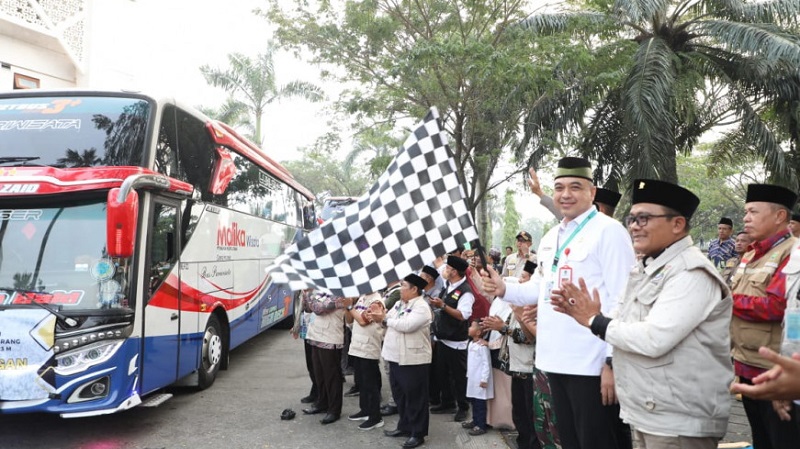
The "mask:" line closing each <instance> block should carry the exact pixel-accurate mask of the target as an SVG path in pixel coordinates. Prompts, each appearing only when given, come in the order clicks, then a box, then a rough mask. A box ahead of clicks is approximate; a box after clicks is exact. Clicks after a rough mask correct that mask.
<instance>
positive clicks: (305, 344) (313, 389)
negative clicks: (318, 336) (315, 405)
mask: <svg viewBox="0 0 800 449" xmlns="http://www.w3.org/2000/svg"><path fill="white" fill-rule="evenodd" d="M303 347H304V349H305V352H306V369H307V370H308V377H309V378H310V379H311V392H309V393H308V395H309V396H311V397H312V398H314V402H316V400H317V396H319V388H317V379H316V377H314V361H313V359H312V358H311V351H312V349H311V348H313V346H311V345H310V344H309V343H308V340H303Z"/></svg>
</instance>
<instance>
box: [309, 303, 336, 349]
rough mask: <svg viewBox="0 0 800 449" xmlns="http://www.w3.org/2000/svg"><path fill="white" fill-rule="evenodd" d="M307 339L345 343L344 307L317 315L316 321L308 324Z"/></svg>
mask: <svg viewBox="0 0 800 449" xmlns="http://www.w3.org/2000/svg"><path fill="white" fill-rule="evenodd" d="M306 339H307V340H313V341H318V342H320V343H329V344H334V345H343V344H344V309H336V310H335V311H333V312H331V313H327V314H325V315H316V316H315V317H314V321H312V322H311V325H309V326H308V334H306Z"/></svg>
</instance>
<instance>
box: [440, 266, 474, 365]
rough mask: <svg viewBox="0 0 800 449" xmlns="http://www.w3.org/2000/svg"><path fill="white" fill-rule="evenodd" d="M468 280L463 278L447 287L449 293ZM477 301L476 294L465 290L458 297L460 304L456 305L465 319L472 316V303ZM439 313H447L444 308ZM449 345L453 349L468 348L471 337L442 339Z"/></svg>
mask: <svg viewBox="0 0 800 449" xmlns="http://www.w3.org/2000/svg"><path fill="white" fill-rule="evenodd" d="M466 281H467V278H466V277H463V278H461V280H460V281H457V282H454V283H452V284H450V285H449V286H448V287H447V293H450V292H452V291H453V290H455V289H457V288H458V287H459V286H460V285H461V284H463V283H464V282H466ZM474 303H475V296H473V295H472V293H470V292H464V293H462V294H461V296H459V297H458V306H457V307H456V308H457V309H458V311H459V312H461V316H462V317H464V320H468V319H469V317H471V316H472V304H474ZM437 313H447V312H446V311H445V310H444V309H442V310H439V311H438V312H437ZM440 341H441V342H442V343H444V344H445V345H446V346H447V347H450V348H453V349H467V344H468V343H469V338H468V339H466V340H464V341H452V340H440Z"/></svg>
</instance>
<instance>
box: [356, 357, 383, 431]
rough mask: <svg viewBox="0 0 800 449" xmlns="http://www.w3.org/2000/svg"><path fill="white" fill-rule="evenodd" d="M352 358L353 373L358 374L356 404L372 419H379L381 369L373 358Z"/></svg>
mask: <svg viewBox="0 0 800 449" xmlns="http://www.w3.org/2000/svg"><path fill="white" fill-rule="evenodd" d="M351 357H352V358H353V369H354V370H355V372H354V375H356V376H358V382H359V383H358V389H359V395H358V405H359V407H360V408H361V412H362V413H366V414H368V415H369V419H370V420H372V421H375V422H377V421H380V420H381V369H380V367H379V366H378V361H377V360H373V359H362V358H361V357H356V356H351Z"/></svg>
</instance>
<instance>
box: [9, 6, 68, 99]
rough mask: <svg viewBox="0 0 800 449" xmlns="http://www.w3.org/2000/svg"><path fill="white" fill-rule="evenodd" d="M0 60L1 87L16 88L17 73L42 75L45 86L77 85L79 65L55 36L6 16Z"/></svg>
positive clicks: (34, 76) (41, 84)
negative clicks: (27, 26)
mask: <svg viewBox="0 0 800 449" xmlns="http://www.w3.org/2000/svg"><path fill="white" fill-rule="evenodd" d="M0 62H2V63H3V67H2V68H0V90H11V89H13V88H14V73H20V74H22V75H27V76H31V77H33V78H38V79H39V80H40V87H41V88H51V89H52V88H61V87H74V86H77V69H76V67H75V66H74V65H73V63H72V61H71V60H70V58H69V57H68V56H67V55H66V54H65V53H64V51H63V50H60V47H59V44H58V42H57V40H56V39H55V38H53V37H50V36H46V35H43V34H41V33H36V32H34V31H32V30H30V29H26V28H24V27H22V26H19V25H17V24H15V23H12V22H10V21H8V20H4V19H2V18H0ZM5 66H10V67H8V68H6V67H5Z"/></svg>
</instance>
